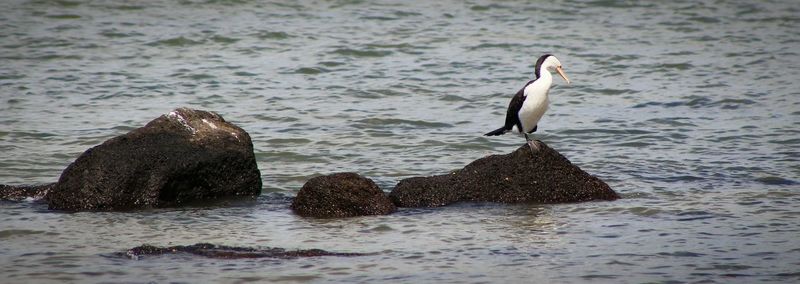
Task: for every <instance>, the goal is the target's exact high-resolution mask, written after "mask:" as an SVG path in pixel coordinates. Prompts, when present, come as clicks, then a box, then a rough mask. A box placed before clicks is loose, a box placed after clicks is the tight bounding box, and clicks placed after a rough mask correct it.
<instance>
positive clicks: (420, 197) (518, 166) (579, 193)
mask: <svg viewBox="0 0 800 284" xmlns="http://www.w3.org/2000/svg"><path fill="white" fill-rule="evenodd" d="M537 144H538V145H539V151H536V152H533V153H532V152H531V149H530V147H528V145H527V144H525V145H522V146H521V147H520V148H518V149H517V150H516V151H514V152H512V153H509V154H506V155H491V156H487V157H484V158H481V159H478V160H476V161H474V162H472V163H470V164H469V165H467V166H466V167H464V168H463V169H460V170H457V171H454V172H452V173H449V174H445V175H438V176H431V177H413V178H408V179H404V180H401V181H400V182H399V183H398V184H397V186H396V187H395V188H394V190H392V192H391V193H390V194H389V197H390V198H391V199H392V201H393V202H394V203H395V204H396V205H397V206H399V207H434V206H443V205H448V204H452V203H456V202H462V201H483V202H502V203H566V202H581V201H590V200H615V199H618V198H619V195H617V193H616V192H614V191H613V190H612V189H611V188H610V187H609V186H608V184H606V183H605V182H603V181H602V180H600V179H599V178H597V177H594V176H591V175H589V174H588V173H586V172H584V171H583V170H581V169H580V168H578V167H577V166H575V165H573V164H572V163H570V161H569V160H567V158H565V157H564V156H562V155H561V154H559V153H558V152H557V151H556V150H553V149H552V148H550V147H549V146H547V145H546V144H544V143H542V142H541V141H537Z"/></svg>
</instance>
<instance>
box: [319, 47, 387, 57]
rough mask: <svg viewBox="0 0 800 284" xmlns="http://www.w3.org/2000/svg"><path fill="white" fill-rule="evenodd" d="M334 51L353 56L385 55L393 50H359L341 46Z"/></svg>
mask: <svg viewBox="0 0 800 284" xmlns="http://www.w3.org/2000/svg"><path fill="white" fill-rule="evenodd" d="M332 53H334V54H339V55H344V56H352V57H384V56H389V55H391V54H392V53H393V52H391V51H388V50H359V49H352V48H339V49H336V50H334V51H333V52H332Z"/></svg>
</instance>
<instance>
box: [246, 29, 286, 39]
mask: <svg viewBox="0 0 800 284" xmlns="http://www.w3.org/2000/svg"><path fill="white" fill-rule="evenodd" d="M251 36H254V37H256V38H258V39H287V38H290V37H292V36H291V35H289V34H288V33H285V32H272V31H258V32H256V33H254V34H251Z"/></svg>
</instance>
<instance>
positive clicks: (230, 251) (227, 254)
mask: <svg viewBox="0 0 800 284" xmlns="http://www.w3.org/2000/svg"><path fill="white" fill-rule="evenodd" d="M175 253H189V254H194V255H199V256H204V257H208V258H221V259H239V258H299V257H316V256H361V255H366V254H361V253H341V252H329V251H325V250H321V249H308V250H285V249H282V248H247V247H231V246H221V245H213V244H206V243H199V244H194V245H189V246H171V247H157V246H151V245H142V246H138V247H135V248H132V249H129V250H128V251H127V252H125V256H126V257H128V258H132V259H137V260H138V259H141V258H142V257H144V256H152V255H163V254H175Z"/></svg>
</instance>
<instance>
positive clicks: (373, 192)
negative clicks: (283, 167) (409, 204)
mask: <svg viewBox="0 0 800 284" xmlns="http://www.w3.org/2000/svg"><path fill="white" fill-rule="evenodd" d="M292 210H293V211H294V212H295V213H297V214H298V215H300V216H306V217H320V218H324V217H353V216H364V215H386V214H389V213H392V212H394V211H395V210H397V208H396V207H395V206H394V204H393V203H392V201H391V200H389V198H388V197H387V196H386V194H384V193H383V191H382V190H381V189H380V188H378V185H376V184H375V182H373V181H372V180H371V179H368V178H365V177H362V176H361V175H359V174H356V173H336V174H331V175H326V176H319V177H315V178H312V179H310V180H308V181H307V182H306V184H304V185H303V188H301V189H300V192H298V193H297V197H295V198H294V200H293V201H292Z"/></svg>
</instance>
